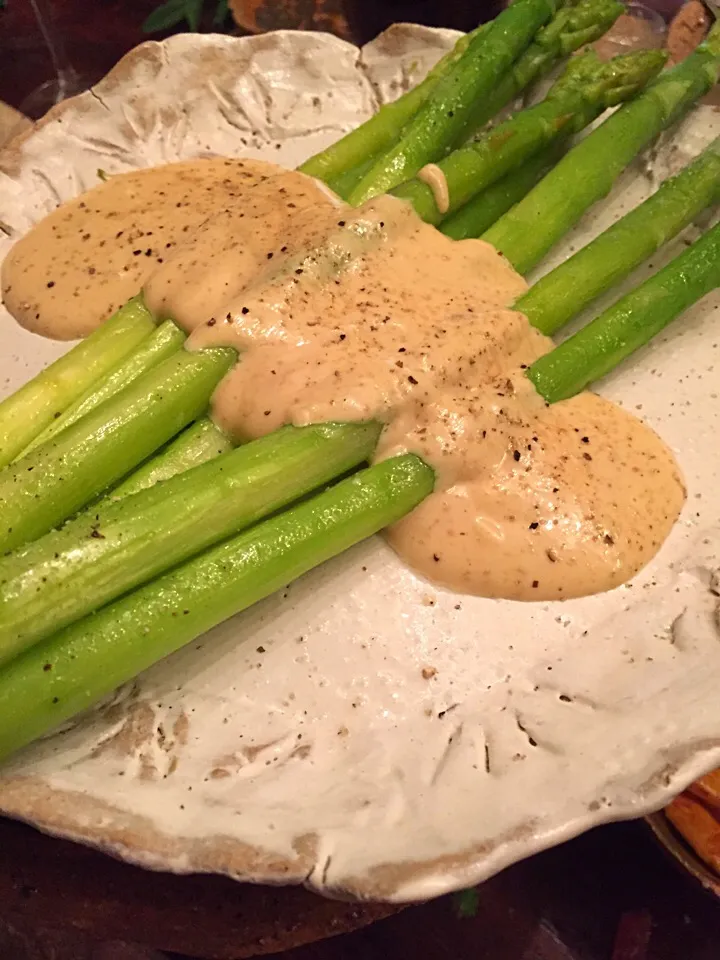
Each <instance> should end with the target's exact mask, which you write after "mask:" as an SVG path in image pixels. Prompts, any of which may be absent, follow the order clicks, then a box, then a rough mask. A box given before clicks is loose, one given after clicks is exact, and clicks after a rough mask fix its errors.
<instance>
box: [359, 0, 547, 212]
mask: <svg viewBox="0 0 720 960" xmlns="http://www.w3.org/2000/svg"><path fill="white" fill-rule="evenodd" d="M554 9H555V8H554V4H553V2H552V0H515V2H514V3H512V4H511V5H510V6H509V7H506V9H505V10H503V11H502V13H500V14H499V15H498V16H497V17H496V18H495V19H494V20H493V21H492V22H491V23H488V24H487V25H486V29H485V30H483V31H482V32H481V33H480V34H479V35H478V36H475V37H473V39H472V41H471V42H470V44H469V45H468V48H467V51H466V52H465V55H464V56H463V57H461V58H460V60H458V61H457V62H456V63H455V64H453V66H452V67H451V68H450V70H449V71H448V72H447V74H446V75H445V76H444V77H442V78H441V79H440V81H439V82H438V83H437V85H436V86H435V89H434V91H433V96H432V97H431V98H430V99H429V100H427V101H426V102H425V103H424V104H423V105H422V106H421V107H420V109H419V110H418V112H417V113H416V114H415V116H414V117H413V118H412V120H410V122H409V123H408V125H407V127H406V128H405V130H404V131H403V133H402V135H401V137H400V138H399V140H398V142H397V143H396V144H395V145H394V146H393V147H391V148H390V149H389V150H388V151H387V152H386V153H385V154H384V155H383V156H382V157H381V159H380V160H379V161H378V162H377V163H376V164H375V165H374V166H373V168H372V169H371V170H370V171H369V172H368V173H367V174H366V175H365V176H364V177H363V179H362V180H361V182H360V183H359V184H358V186H357V187H356V188H355V190H353V192H352V194H351V195H350V202H351V203H352V204H354V205H357V204H360V203H363V202H364V201H365V200H368V199H369V198H370V197H373V196H376V195H377V194H380V193H386V192H387V191H388V190H390V189H391V188H392V187H395V186H397V185H398V184H399V183H402V182H403V181H404V180H407V179H408V178H409V177H412V176H414V175H415V174H416V173H417V171H418V170H419V169H420V168H421V167H422V166H424V165H425V164H426V163H428V162H429V161H431V160H433V159H434V158H437V157H438V156H439V155H441V154H442V153H443V152H444V150H445V149H451V148H452V147H454V146H455V145H456V144H457V143H459V142H461V141H462V139H463V136H464V135H465V131H466V128H467V124H468V122H470V120H471V118H472V115H473V110H474V105H475V103H477V102H478V101H480V100H482V99H484V98H486V97H487V96H489V95H490V93H491V91H492V90H493V88H494V87H495V86H496V85H497V83H498V82H499V81H500V79H501V77H502V76H503V74H504V73H505V72H506V71H507V70H508V69H509V67H510V66H511V64H512V63H513V62H514V61H515V60H516V59H517V58H518V57H519V55H520V54H521V53H522V52H523V50H525V49H526V47H527V46H528V45H529V43H530V41H531V40H532V38H533V35H534V34H535V33H536V32H537V30H538V29H539V28H540V27H541V26H542V25H543V24H544V23H545V22H546V21H547V20H549V19H550V17H551V16H552V15H553V13H554Z"/></svg>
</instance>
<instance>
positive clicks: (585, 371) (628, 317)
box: [528, 224, 720, 403]
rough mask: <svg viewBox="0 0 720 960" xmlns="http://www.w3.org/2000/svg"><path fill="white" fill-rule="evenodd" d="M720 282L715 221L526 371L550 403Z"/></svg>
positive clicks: (610, 365)
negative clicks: (641, 281)
mask: <svg viewBox="0 0 720 960" xmlns="http://www.w3.org/2000/svg"><path fill="white" fill-rule="evenodd" d="M718 286H720V224H717V225H716V226H715V227H713V228H712V229H711V230H708V231H707V233H705V234H704V235H703V236H702V237H700V239H699V240H696V242H695V243H694V244H693V245H692V246H691V247H688V248H687V250H685V251H684V252H683V253H681V254H680V256H678V257H676V258H675V259H674V260H672V261H671V262H670V263H669V264H668V265H667V266H666V267H664V268H663V269H662V270H659V271H658V273H656V274H655V275H654V276H652V277H650V279H649V280H646V281H645V283H643V284H641V285H640V286H639V287H637V288H636V289H635V290H633V291H632V293H629V294H627V296H625V297H623V298H622V299H621V300H619V301H618V302H617V303H616V304H614V305H613V306H612V307H610V309H609V310H606V311H605V312H604V313H602V314H601V315H600V316H599V317H597V318H596V319H595V320H593V321H592V322H591V323H589V324H587V326H585V327H583V328H582V329H581V330H579V331H578V332H577V333H576V334H574V335H573V336H572V337H570V338H569V339H568V340H566V341H565V342H564V343H562V344H561V345H560V346H559V347H556V348H555V349H554V350H552V351H551V352H550V353H548V354H546V355H545V356H543V357H541V358H540V359H539V360H536V361H535V363H533V364H532V366H531V367H530V369H529V370H528V376H529V377H530V379H531V380H532V382H533V383H534V384H535V387H536V388H537V390H538V392H539V393H540V394H541V395H542V396H543V397H544V398H545V399H546V400H547V401H548V403H556V402H557V401H558V400H564V399H566V398H567V397H571V396H573V395H574V394H576V393H579V392H580V391H581V390H584V389H585V387H587V386H588V385H589V384H590V383H594V382H595V381H596V380H598V379H599V378H600V377H602V376H604V375H605V374H606V373H608V372H609V371H610V370H612V369H614V368H615V367H616V366H617V365H618V364H619V363H621V362H622V361H623V360H624V359H625V358H626V357H629V356H630V354H631V353H633V352H634V351H635V350H638V349H639V348H640V347H642V346H643V345H644V344H646V343H647V342H648V341H649V340H650V339H651V338H652V337H654V336H655V335H656V334H658V333H659V332H660V331H661V330H663V329H664V328H665V327H666V326H667V325H668V324H669V323H670V322H671V321H672V320H674V319H675V318H676V317H678V316H679V315H680V314H681V313H682V312H683V311H684V310H686V309H687V308H688V307H689V306H690V305H691V304H693V303H695V301H696V300H699V299H700V298H701V297H704V296H705V295H706V294H707V293H710V291H711V290H714V289H716V288H717V287H718Z"/></svg>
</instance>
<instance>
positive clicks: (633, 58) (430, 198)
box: [391, 50, 666, 224]
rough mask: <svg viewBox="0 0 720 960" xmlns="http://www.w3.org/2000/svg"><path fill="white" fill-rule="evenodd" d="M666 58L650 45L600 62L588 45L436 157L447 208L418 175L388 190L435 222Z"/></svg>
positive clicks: (627, 91) (643, 79)
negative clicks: (521, 106) (500, 116)
mask: <svg viewBox="0 0 720 960" xmlns="http://www.w3.org/2000/svg"><path fill="white" fill-rule="evenodd" d="M665 59H666V54H665V53H663V52H662V51H660V50H649V51H646V52H643V53H635V54H629V55H627V56H621V57H615V58H614V59H613V60H610V61H608V62H603V61H601V60H600V58H599V57H598V56H597V54H596V53H595V52H594V51H588V52H587V53H585V54H584V55H581V56H579V57H576V58H574V59H573V60H572V61H571V62H570V64H569V65H568V67H567V70H566V71H565V73H564V74H563V76H562V77H561V78H560V79H559V80H558V81H557V83H555V84H554V85H553V87H552V89H551V90H550V92H549V93H548V95H547V97H546V98H545V100H543V101H542V103H539V104H538V105H537V106H535V107H530V108H529V109H527V110H522V111H521V112H520V113H516V114H515V115H514V116H513V117H511V118H510V119H509V120H506V121H505V123H501V124H500V125H499V126H497V127H495V128H494V129H493V130H490V131H489V132H488V133H486V134H483V135H482V136H481V137H478V139H476V140H474V141H472V142H471V143H469V144H467V145H466V146H465V147H461V148H460V149H458V150H455V151H454V152H453V153H451V154H450V156H449V157H446V159H445V160H441V161H440V162H439V163H438V165H437V166H438V167H439V169H440V170H441V171H442V173H443V175H444V176H445V180H446V183H447V188H448V190H447V192H448V198H449V206H448V208H447V210H445V209H441V208H440V207H439V206H438V203H437V200H436V197H435V193H434V191H433V190H432V188H431V187H430V186H428V184H427V183H424V182H423V181H422V180H420V179H418V178H415V179H413V180H408V181H407V183H403V184H401V185H400V186H399V187H395V188H394V189H393V190H392V191H391V192H392V194H393V196H396V197H400V198H402V199H404V200H409V201H410V202H411V203H412V205H413V206H414V208H415V210H416V212H417V213H418V214H419V215H420V216H421V217H422V219H423V220H425V222H426V223H433V224H437V223H440V221H441V220H442V218H443V216H445V215H446V214H448V213H450V214H452V213H453V212H454V211H456V210H458V209H460V208H461V207H462V206H463V205H464V204H466V203H467V202H468V201H469V200H470V199H471V198H472V197H473V196H475V194H477V193H478V192H479V191H481V190H484V189H485V188H486V187H488V186H490V185H491V184H493V183H495V182H496V181H497V180H498V179H500V177H502V176H503V175H504V174H506V173H508V172H509V171H511V170H515V169H517V168H518V167H519V166H520V165H521V164H522V163H523V162H524V161H526V160H527V159H528V158H530V157H532V156H533V155H534V154H536V153H538V152H539V151H541V150H543V149H544V148H545V147H546V146H548V145H549V144H551V143H553V142H554V141H556V140H557V139H558V138H559V137H563V138H566V137H567V136H569V135H570V134H572V133H575V132H577V131H578V130H581V129H582V128H583V127H584V126H586V125H587V124H588V123H590V122H591V121H592V120H594V119H595V118H596V117H597V116H599V115H600V114H601V113H602V112H603V110H605V109H606V108H607V107H609V106H612V105H613V104H616V103H618V102H619V101H621V100H623V99H626V98H627V97H630V96H632V95H633V94H634V93H636V92H637V91H638V90H639V89H640V88H642V87H643V86H644V85H645V84H646V83H647V82H648V80H650V79H651V78H652V77H654V76H655V75H656V74H657V73H658V72H659V71H660V70H661V68H662V66H663V64H664V63H665Z"/></svg>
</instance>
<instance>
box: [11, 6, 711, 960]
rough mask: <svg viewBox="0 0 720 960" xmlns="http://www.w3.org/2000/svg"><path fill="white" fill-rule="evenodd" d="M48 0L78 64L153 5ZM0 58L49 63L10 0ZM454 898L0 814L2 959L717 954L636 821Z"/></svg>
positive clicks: (601, 958)
mask: <svg viewBox="0 0 720 960" xmlns="http://www.w3.org/2000/svg"><path fill="white" fill-rule="evenodd" d="M54 2H55V5H56V9H57V12H58V21H59V23H60V25H61V27H62V28H63V29H64V31H65V32H66V34H67V37H68V48H69V53H70V57H71V59H72V61H73V64H74V66H75V67H76V68H77V69H78V70H79V71H80V72H82V73H85V74H87V75H88V76H89V77H90V78H91V79H97V78H99V77H100V76H102V74H103V73H105V72H106V71H107V70H108V69H109V68H110V67H111V66H112V65H113V63H114V62H116V60H117V59H118V58H119V57H120V56H121V55H122V54H123V53H124V52H125V51H126V50H128V49H129V48H130V47H132V46H134V45H135V44H136V43H138V42H140V41H141V40H142V39H144V38H143V36H142V34H141V32H140V24H141V22H142V20H143V18H144V17H145V15H146V14H147V13H148V12H149V10H150V9H152V8H153V7H154V6H155V5H156V0H95V2H93V3H87V2H86V0H54ZM296 6H299V4H298V3H296ZM456 7H457V4H456ZM448 9H450V7H449V8H448ZM0 63H2V69H1V70H0V100H5V101H7V102H8V103H10V104H14V105H17V104H19V103H20V102H21V100H22V99H23V98H24V97H25V96H26V95H27V94H28V93H29V92H30V91H31V90H32V89H33V88H34V87H36V86H37V85H38V84H39V83H41V82H42V81H43V80H45V79H47V78H48V77H49V76H50V71H51V66H50V61H49V58H48V56H47V53H46V51H45V49H44V47H43V45H42V42H41V40H40V38H39V36H38V34H37V31H36V28H35V24H34V21H33V19H32V15H31V12H30V7H29V4H28V3H27V2H23V0H8V3H7V6H6V8H5V10H4V11H3V12H0ZM5 115H6V117H7V111H5ZM478 816H482V811H478ZM457 911H458V905H457V900H456V899H455V898H452V897H446V898H442V899H440V900H438V901H436V902H434V903H430V904H427V905H424V906H421V907H413V908H408V909H406V910H404V911H402V912H399V913H396V914H395V915H393V916H391V917H390V918H388V919H382V920H379V918H381V917H383V916H385V915H386V914H387V913H388V912H392V911H388V909H387V908H386V907H383V906H377V905H375V906H374V905H365V906H363V905H352V904H350V905H348V904H333V903H330V902H328V901H324V900H321V899H320V898H317V897H314V896H313V895H312V894H309V893H307V892H305V891H303V890H271V889H269V888H251V887H248V886H241V885H237V884H233V883H231V882H230V881H227V880H223V879H221V878H216V877H190V878H178V877H168V876H165V875H161V874H152V873H148V872H144V871H141V870H138V869H135V868H133V867H130V866H128V865H126V864H121V863H118V862H116V861H114V860H110V859H109V858H106V857H104V856H102V855H101V854H97V853H93V852H92V851H88V850H85V849H84V848H82V847H79V846H75V845H73V844H68V843H63V842H61V841H56V840H52V839H50V838H47V837H43V836H41V835H40V834H38V833H36V832H35V831H33V830H31V829H29V828H27V827H24V826H20V825H18V824H13V823H10V822H8V821H2V820H0V958H1V960H152V958H158V957H159V956H160V954H158V953H157V952H156V951H157V950H162V951H169V952H172V951H175V954H173V955H174V956H178V955H180V954H185V955H195V956H200V957H203V958H226V960H227V958H232V957H241V956H246V955H247V954H248V953H252V952H255V953H264V954H268V953H272V952H273V951H275V953H274V954H273V955H274V956H276V957H277V958H278V960H279V958H280V957H282V958H283V960H340V958H342V960H366V958H383V957H397V958H399V960H406V958H418V960H446V958H447V960H466V958H467V960H470V958H472V960H718V958H720V907H719V906H718V904H717V903H716V902H715V901H712V900H710V899H709V898H707V897H706V895H704V894H702V893H701V892H700V891H699V890H698V889H697V888H696V887H694V886H693V885H692V884H691V883H690V881H688V880H687V879H686V878H685V877H684V876H681V875H680V874H679V873H678V872H677V871H676V869H675V868H674V866H673V865H672V864H670V863H669V862H668V861H667V859H666V858H665V856H664V854H663V853H662V852H661V851H660V850H659V849H658V848H657V847H656V846H655V844H654V841H653V840H652V839H651V838H650V836H649V833H648V832H647V830H646V829H645V828H644V826H643V825H642V824H624V825H617V826H613V827H606V828H603V829H602V830H597V831H594V832H593V833H591V834H589V835H587V836H585V837H582V838H580V839H579V840H577V841H574V842H573V843H569V844H566V845H565V846H564V847H562V848H561V849H558V850H554V851H550V852H548V853H546V854H543V855H541V856H538V857H535V858H534V859H532V860H530V861H528V862H526V863H523V864H519V865H518V866H516V867H513V868H512V869H510V870H508V871H506V872H505V873H504V874H502V875H500V876H499V877H496V878H495V879H493V880H491V881H490V882H488V883H487V884H485V885H484V886H483V887H482V888H481V889H480V890H479V892H478V903H477V910H476V912H475V914H474V915H473V916H471V917H466V918H460V917H459V916H458V912H457ZM374 920H379V922H376V923H374V924H372V925H370V926H365V928H364V929H362V930H360V931H359V932H355V933H351V934H348V935H345V936H341V937H337V938H333V939H326V940H324V941H323V942H320V943H316V944H314V945H310V946H304V947H300V948H298V949H294V950H292V951H290V952H285V953H279V952H277V951H280V950H281V947H282V945H283V944H285V945H288V944H289V943H300V942H303V941H305V940H307V939H308V938H311V937H312V936H318V935H323V936H327V935H329V934H331V933H336V932H338V931H344V930H352V929H357V928H359V927H362V926H363V925H364V924H370V923H371V922H372V921H374ZM162 956H163V957H164V956H167V954H165V953H163V954H162Z"/></svg>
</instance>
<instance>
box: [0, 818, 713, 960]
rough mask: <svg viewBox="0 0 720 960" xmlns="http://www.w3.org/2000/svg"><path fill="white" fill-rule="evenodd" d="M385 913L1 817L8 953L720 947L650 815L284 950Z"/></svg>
mask: <svg viewBox="0 0 720 960" xmlns="http://www.w3.org/2000/svg"><path fill="white" fill-rule="evenodd" d="M478 815H479V816H480V815H482V811H478ZM385 910H386V908H383V907H378V906H362V905H360V906H358V905H352V904H333V903H330V902H328V901H325V900H322V899H320V898H318V897H315V896H313V895H312V894H309V893H307V892H306V891H303V890H299V889H287V890H282V889H277V890H276V889H270V888H254V887H249V886H244V885H239V884H234V883H232V882H231V881H229V880H224V879H221V878H218V877H169V876H164V875H162V874H154V873H150V872H148V871H143V870H139V869H138V868H135V867H131V866H128V865H127V864H122V863H119V862H117V861H115V860H111V859H110V858H107V857H104V856H103V855H101V854H98V853H94V852H92V851H89V850H85V849H84V848H82V847H79V846H75V845H74V844H69V843H65V842H62V841H58V840H52V839H50V838H47V837H43V836H42V835H40V834H39V833H36V832H35V831H33V830H30V829H29V828H28V827H23V826H20V825H16V824H10V823H8V822H7V821H4V822H3V821H0V957H2V958H3V960H160V957H166V956H167V954H166V953H165V951H168V952H172V951H176V952H177V951H183V952H186V953H190V954H192V955H194V956H201V957H203V958H225V960H229V958H233V957H244V956H247V955H248V953H250V952H259V953H262V954H263V955H271V956H273V957H275V958H276V960H281V958H282V960H370V958H383V957H396V958H399V960H405V958H408V960H410V958H418V960H718V957H720V907H718V904H717V902H716V901H715V900H711V899H710V898H709V897H708V896H707V895H705V894H702V893H700V892H699V891H698V889H697V888H695V887H694V886H693V885H692V884H690V883H689V882H688V881H687V879H686V878H685V877H684V876H683V875H681V874H680V873H679V872H678V871H677V870H676V869H675V867H674V866H673V865H672V864H670V863H669V862H668V861H667V859H666V857H665V854H664V853H663V852H662V851H661V850H660V849H659V848H658V847H657V846H656V845H655V842H654V841H653V840H652V839H651V837H650V835H649V832H648V831H647V828H645V827H644V825H643V824H641V823H635V824H619V825H615V826H611V827H604V828H602V829H599V830H596V831H593V832H592V833H590V834H587V835H586V836H584V837H581V838H579V839H577V840H575V841H573V842H571V843H568V844H566V845H565V846H563V847H561V848H558V849H555V850H551V851H548V852H546V853H544V854H541V855H539V856H537V857H535V858H533V859H531V860H528V861H525V862H524V863H521V864H518V865H516V866H515V867H512V868H510V869H509V870H507V871H505V872H504V873H502V874H500V875H499V876H497V877H495V878H493V879H492V880H490V881H488V882H487V883H486V884H484V885H482V886H481V887H480V888H478V891H477V903H476V910H475V911H474V912H473V915H471V916H462V915H461V910H460V902H459V900H458V898H457V897H443V898H441V899H439V900H436V901H434V902H432V903H429V904H425V905H422V906H413V907H408V908H406V909H405V910H403V911H401V912H399V913H397V914H395V915H394V916H391V917H389V918H388V919H380V920H378V922H376V923H374V924H373V925H370V926H366V927H365V928H364V929H362V930H359V931H357V932H354V933H350V934H346V935H343V936H337V937H332V938H331V939H324V940H322V941H321V942H317V943H313V944H308V945H305V946H301V947H299V948H297V949H293V950H290V951H286V952H281V951H279V945H280V944H283V943H289V942H293V943H302V942H303V941H304V940H307V939H308V938H312V937H314V936H318V935H321V934H322V935H324V936H328V935H330V934H333V933H336V932H338V931H342V930H343V929H348V928H351V927H358V926H360V925H362V924H363V923H368V922H369V921H371V920H372V919H373V918H375V917H380V916H382V914H383V913H384V912H385ZM160 950H162V951H163V953H162V954H159V953H158V952H157V951H160ZM171 955H172V957H173V960H174V958H175V956H176V954H172V953H171Z"/></svg>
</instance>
